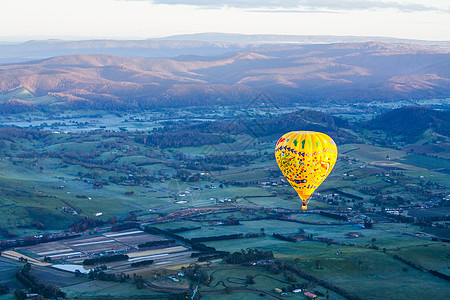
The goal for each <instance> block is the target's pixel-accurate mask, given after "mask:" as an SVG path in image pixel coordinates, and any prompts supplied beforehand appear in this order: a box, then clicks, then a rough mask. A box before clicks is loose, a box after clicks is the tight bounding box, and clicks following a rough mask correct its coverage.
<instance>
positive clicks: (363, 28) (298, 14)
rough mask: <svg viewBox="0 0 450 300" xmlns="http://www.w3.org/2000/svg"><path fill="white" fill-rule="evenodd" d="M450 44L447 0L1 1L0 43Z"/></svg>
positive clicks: (449, 6)
mask: <svg viewBox="0 0 450 300" xmlns="http://www.w3.org/2000/svg"><path fill="white" fill-rule="evenodd" d="M199 32H226V33H243V34H255V33H262V34H264V33H265V34H298V35H304V34H306V35H359V36H386V37H398V38H412V39H422V40H450V1H449V0H384V1H375V0H367V1H366V0H298V1H293V0H279V1H276V0H275V1H272V0H244V1H240V0H228V1H220V0H217V1H206V0H199V1H196V0H153V1H151V0H0V40H3V41H5V40H13V39H14V40H26V39H32V38H35V39H36V38H66V39H68V38H72V39H85V38H118V39H145V38H150V37H163V36H168V35H174V34H184V33H199Z"/></svg>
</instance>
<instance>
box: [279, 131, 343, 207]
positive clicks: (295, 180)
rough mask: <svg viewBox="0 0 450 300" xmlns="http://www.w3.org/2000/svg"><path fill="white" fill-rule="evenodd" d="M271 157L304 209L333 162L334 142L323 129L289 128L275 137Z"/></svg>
mask: <svg viewBox="0 0 450 300" xmlns="http://www.w3.org/2000/svg"><path fill="white" fill-rule="evenodd" d="M275 158H276V160H277V163H278V166H279V167H280V169H281V172H283V175H284V176H285V177H286V179H287V180H288V181H289V183H290V184H291V185H292V187H293V188H294V189H295V190H296V191H297V193H298V196H299V197H300V199H302V209H303V210H305V209H306V208H307V204H308V202H309V201H307V200H308V199H309V197H310V196H311V194H312V193H313V192H314V191H315V190H316V188H317V187H318V186H319V185H320V184H321V183H322V182H323V181H324V180H325V178H327V176H328V174H330V172H331V170H332V169H333V167H334V164H335V163H336V159H337V148H336V143H335V142H334V141H333V139H332V138H330V137H329V136H328V135H326V134H324V133H320V132H315V131H292V132H289V133H286V134H285V135H283V136H282V137H281V138H280V139H279V140H278V143H277V146H276V147H275Z"/></svg>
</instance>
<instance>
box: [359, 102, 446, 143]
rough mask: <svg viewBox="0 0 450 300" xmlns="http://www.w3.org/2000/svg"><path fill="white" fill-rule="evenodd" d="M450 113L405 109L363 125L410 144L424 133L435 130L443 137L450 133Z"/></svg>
mask: <svg viewBox="0 0 450 300" xmlns="http://www.w3.org/2000/svg"><path fill="white" fill-rule="evenodd" d="M449 120H450V112H449V111H445V110H444V111H439V110H434V109H430V108H426V107H418V106H416V107H403V108H398V109H394V110H390V111H388V112H385V113H382V114H380V115H377V116H376V117H375V118H373V119H372V120H370V121H367V122H363V123H361V126H364V127H366V128H368V129H372V130H375V129H379V130H382V131H384V132H385V133H386V134H388V135H389V136H395V137H399V136H400V137H403V140H404V141H405V142H408V143H413V142H415V141H417V140H418V139H419V138H420V137H421V134H422V133H423V132H425V131H426V130H428V129H433V130H434V131H435V132H437V133H440V134H442V135H448V132H450V121H449Z"/></svg>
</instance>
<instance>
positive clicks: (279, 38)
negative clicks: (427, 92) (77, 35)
mask: <svg viewBox="0 0 450 300" xmlns="http://www.w3.org/2000/svg"><path fill="white" fill-rule="evenodd" d="M365 42H382V43H401V44H415V45H427V46H432V47H435V48H440V49H446V50H449V49H450V41H423V40H408V39H397V38H387V37H359V36H331V35H269V34H254V35H245V34H229V33H197V34H184V35H174V36H169V37H164V38H152V39H147V40H81V41H76V40H58V39H50V40H32V41H27V42H23V43H6V42H3V43H0V64H6V63H17V62H24V61H30V60H36V59H44V58H50V57H55V56H63V55H72V54H106V55H115V56H124V57H145V58H174V57H177V56H181V55H197V56H217V55H222V54H226V53H231V52H236V51H245V50H249V49H252V48H255V47H259V46H261V45H265V46H270V45H272V46H275V45H285V44H288V45H289V44H291V45H292V44H294V45H304V44H334V43H365Z"/></svg>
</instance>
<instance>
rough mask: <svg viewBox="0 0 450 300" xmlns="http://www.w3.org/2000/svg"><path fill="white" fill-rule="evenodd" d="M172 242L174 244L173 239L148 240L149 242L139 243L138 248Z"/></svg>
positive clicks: (170, 243)
mask: <svg viewBox="0 0 450 300" xmlns="http://www.w3.org/2000/svg"><path fill="white" fill-rule="evenodd" d="M172 244H175V241H174V240H161V241H150V242H146V243H142V244H139V245H138V248H140V249H142V248H149V247H155V246H165V245H172Z"/></svg>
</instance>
